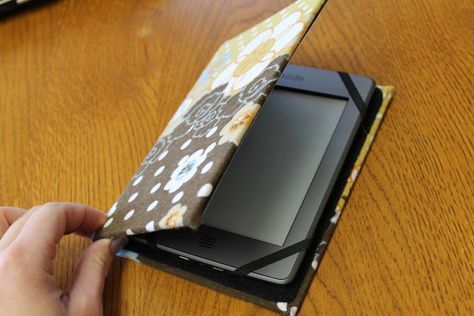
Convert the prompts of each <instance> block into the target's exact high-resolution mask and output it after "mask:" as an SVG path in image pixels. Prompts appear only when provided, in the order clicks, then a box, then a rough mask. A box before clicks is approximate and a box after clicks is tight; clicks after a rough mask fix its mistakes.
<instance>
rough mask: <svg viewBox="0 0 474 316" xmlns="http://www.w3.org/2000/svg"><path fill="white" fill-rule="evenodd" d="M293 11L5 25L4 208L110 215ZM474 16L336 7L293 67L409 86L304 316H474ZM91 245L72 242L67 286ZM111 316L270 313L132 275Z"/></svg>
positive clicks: (0, 30)
mask: <svg viewBox="0 0 474 316" xmlns="http://www.w3.org/2000/svg"><path fill="white" fill-rule="evenodd" d="M290 2H291V1H290V0H279V1H268V0H232V1H230V0H199V1H198V0H163V1H156V0H155V1H145V0H143V1H125V0H120V1H118V0H117V1H93V0H82V1H54V2H51V3H49V4H46V5H42V6H39V7H36V8H35V9H34V10H26V11H24V12H21V13H19V14H15V15H12V16H9V17H7V18H2V19H1V20H0V83H1V84H0V148H1V150H0V163H1V165H2V167H1V168H0V192H1V193H0V204H4V205H16V206H21V207H24V208H29V207H31V206H33V205H35V204H38V203H43V202H46V201H51V200H61V201H77V202H82V203H86V204H91V205H93V206H96V207H99V208H102V209H107V208H108V207H110V205H111V204H112V203H113V202H114V200H115V199H116V198H117V197H118V196H119V194H120V193H121V190H122V189H123V188H124V187H125V185H126V184H127V182H128V180H129V179H130V177H131V176H132V174H133V173H134V171H135V169H136V168H137V167H138V165H139V164H140V162H141V160H142V158H143V157H144V156H145V154H146V153H147V151H148V149H149V148H150V147H151V146H152V144H153V143H154V140H155V139H156V137H157V136H158V135H159V134H160V132H161V130H162V129H163V128H164V126H165V124H166V122H167V121H168V119H169V118H170V117H171V115H172V113H173V112H174V110H175V109H176V107H177V105H178V104H179V103H180V102H181V100H182V99H183V98H184V97H185V95H186V93H187V91H188V90H189V89H190V88H191V85H192V84H193V82H194V81H195V80H196V79H197V77H198V75H199V74H200V72H201V70H202V69H203V68H204V67H205V65H206V63H207V61H208V59H209V58H210V57H211V56H212V54H213V52H214V51H215V50H216V49H217V47H218V46H219V44H220V43H222V42H223V41H224V40H225V39H227V38H230V37H232V36H234V35H235V34H237V33H239V32H241V31H242V30H245V29H246V28H247V27H250V26H252V25H253V24H255V23H257V22H258V21H260V20H262V19H263V18H265V17H267V16H270V15H271V14H273V13H274V12H276V11H277V10H279V9H280V8H283V7H284V6H285V5H286V4H288V3H290ZM473 7H474V6H473V4H472V2H471V1H469V0H466V1H444V0H436V1H435V0H425V1H397V0H384V1H375V0H363V1H344V0H330V1H329V3H328V5H327V6H326V8H325V9H324V11H323V12H322V14H321V15H320V18H319V20H318V22H317V23H316V24H315V25H314V26H313V28H312V29H311V31H310V32H309V34H308V36H307V37H306V38H305V40H304V42H303V44H302V45H301V47H300V48H299V49H298V52H297V54H296V55H295V57H294V59H293V60H292V62H293V63H295V64H301V65H307V66H314V67H321V68H328V69H334V70H345V71H348V72H353V73H360V74H365V75H371V76H373V77H374V78H375V79H376V80H377V82H379V83H383V84H393V85H395V87H396V97H395V99H394V102H393V103H392V106H391V108H390V110H389V112H388V115H387V117H386V119H385V122H384V124H383V126H382V128H381V130H380V133H379V135H378V137H377V139H376V141H375V144H374V146H373V149H372V151H371V153H370V154H369V156H368V159H367V163H366V165H365V166H364V168H363V170H362V173H361V176H360V178H359V180H358V181H357V184H356V186H355V188H354V191H353V194H352V196H351V199H350V201H349V203H348V205H347V207H346V209H345V210H344V214H343V216H342V218H341V221H340V223H339V225H338V228H337V230H336V233H335V235H334V238H333V240H332V242H331V244H330V246H329V249H328V251H327V253H326V256H325V257H324V260H323V261H322V263H321V265H320V267H319V271H318V273H317V278H316V280H315V281H314V282H313V285H312V287H311V289H310V291H309V294H308V296H307V298H306V300H305V302H304V304H303V308H302V313H301V315H313V314H329V313H331V314H346V313H347V314H365V313H369V312H370V313H371V314H401V313H405V314H421V313H423V314H428V313H435V314H445V313H452V314H471V315H472V313H474V303H473V302H474V299H473V292H474V289H473V278H474V277H473V275H474V272H473V271H474V268H473V261H474V260H473V259H474V258H473V251H474V238H473V224H472V223H473V221H472V219H471V218H470V216H471V215H472V212H473V206H474V201H473V186H474V185H473V178H474V172H473V162H472V161H473V159H474V155H473V152H474V146H473V140H474V136H473V130H474V128H473V126H474V124H473V123H474V122H473V117H474V111H473V101H472V100H473V99H474V95H473V69H474V67H473V53H472V52H473V50H474V45H473V39H474V22H473V21H474V8H473ZM39 229H41V228H39ZM87 243H88V242H87V241H85V240H83V239H80V238H79V237H67V238H65V239H64V240H63V241H62V242H61V244H60V255H59V257H58V258H57V264H56V268H57V269H56V270H57V276H58V279H59V280H60V283H61V284H62V285H63V286H65V285H66V284H67V280H68V278H69V276H70V275H71V273H72V270H73V262H74V261H75V260H76V259H77V258H78V256H79V255H80V253H81V251H82V250H83V249H84V247H85V246H86V245H87ZM105 312H106V314H107V315H159V314H163V315H270V314H271V313H270V312H268V311H265V310H263V309H261V308H259V307H256V306H254V305H252V304H248V303H245V302H242V301H240V300H237V299H233V298H230V297H228V296H225V295H222V294H219V293H216V292H214V291H212V290H208V289H206V288H203V287H201V286H197V285H195V284H192V283H190V282H187V281H184V280H181V279H178V278H175V277H173V276H171V275H168V274H165V273H162V272H160V271H156V270H152V269H150V268H147V267H144V266H141V265H138V264H135V263H131V262H127V261H120V260H117V262H116V263H115V264H114V266H113V269H112V271H111V273H110V277H109V278H108V281H107V285H106V293H105Z"/></svg>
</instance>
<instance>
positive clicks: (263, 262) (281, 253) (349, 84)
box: [231, 72, 367, 276]
mask: <svg viewBox="0 0 474 316" xmlns="http://www.w3.org/2000/svg"><path fill="white" fill-rule="evenodd" d="M339 76H340V77H341V79H342V82H343V83H344V85H345V86H346V89H347V92H349V95H350V96H351V98H352V100H354V103H355V105H356V106H357V108H358V109H359V112H360V114H361V116H362V118H363V117H364V116H365V112H366V109H367V106H366V104H365V102H364V100H363V99H362V97H361V96H360V93H359V90H357V88H356V86H355V84H354V82H353V81H352V79H351V76H350V75H349V74H348V73H347V72H339ZM362 128H363V127H362ZM364 131H365V129H364ZM366 133H367V132H366ZM312 241H313V236H311V237H308V238H306V239H305V240H302V241H300V242H297V243H296V244H293V245H291V246H288V247H285V248H283V249H281V250H278V251H276V252H273V253H271V254H269V255H266V256H263V257H261V258H259V259H257V260H254V261H251V262H249V263H246V264H244V265H243V266H240V267H238V268H237V269H235V270H234V271H233V272H232V273H231V274H233V275H236V276H246V275H247V274H249V273H250V272H253V271H255V270H258V269H260V268H263V267H265V266H267V265H269V264H272V263H274V262H277V261H279V260H281V259H285V258H287V257H289V256H291V255H294V254H295V253H298V252H301V251H305V250H306V249H308V247H309V246H310V245H311V242H312Z"/></svg>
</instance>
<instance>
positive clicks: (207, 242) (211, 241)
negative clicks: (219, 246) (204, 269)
mask: <svg viewBox="0 0 474 316" xmlns="http://www.w3.org/2000/svg"><path fill="white" fill-rule="evenodd" d="M216 241H217V240H216V239H215V238H212V237H209V236H205V235H203V236H201V238H200V239H199V246H201V247H205V248H209V249H212V248H214V245H215V244H216Z"/></svg>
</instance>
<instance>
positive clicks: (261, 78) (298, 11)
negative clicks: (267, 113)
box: [97, 0, 325, 237]
mask: <svg viewBox="0 0 474 316" xmlns="http://www.w3.org/2000/svg"><path fill="white" fill-rule="evenodd" d="M324 2H325V0H298V1H296V2H294V3H293V4H291V5H290V6H288V7H286V8H285V9H283V10H282V11H280V12H278V13H277V14H275V15H274V16H272V17H270V18H268V19H266V20H265V21H263V22H262V23H260V24H258V25H256V26H254V27H252V28H251V29H249V30H247V31H246V32H244V33H242V34H240V35H238V36H237V37H235V38H233V39H231V40H229V41H227V42H225V43H224V44H223V45H222V46H221V47H220V48H219V50H218V51H217V53H216V55H215V56H214V57H213V58H212V60H211V62H210V63H209V65H208V66H207V68H206V69H205V70H204V71H203V73H202V75H201V76H200V78H199V79H198V80H197V82H196V84H195V85H194V87H193V88H192V89H191V91H190V92H189V94H188V96H187V97H186V99H185V100H184V101H183V103H182V104H181V105H180V107H179V108H178V110H177V111H176V113H175V115H174V116H173V118H172V119H171V120H170V122H169V124H168V125H167V126H166V128H165V129H164V131H163V133H162V134H161V136H160V137H159V139H158V141H157V142H156V143H155V145H154V146H153V148H152V149H151V151H150V152H149V153H148V155H147V156H146V157H145V160H144V161H143V162H142V164H141V166H140V168H139V170H138V171H137V173H136V174H135V176H134V177H133V179H132V180H131V182H130V184H129V185H128V186H127V188H126V189H125V191H124V192H123V194H122V196H121V197H120V198H119V200H118V201H117V203H116V204H114V206H113V207H112V208H111V209H110V210H109V212H108V216H109V219H108V221H107V222H106V223H105V225H104V227H103V228H102V230H101V231H99V232H98V235H97V236H98V237H112V236H117V235H120V234H124V233H125V234H127V235H135V234H142V233H146V232H154V231H156V230H160V229H172V228H178V227H182V226H188V227H192V228H196V227H197V226H198V225H199V223H200V215H201V213H202V211H203V209H204V206H205V204H206V202H207V200H208V198H209V196H210V195H211V194H212V190H213V188H214V186H215V185H216V183H217V181H218V180H219V178H220V176H221V174H222V173H223V171H224V170H225V168H226V166H227V164H228V162H229V160H230V158H231V157H232V155H233V153H234V152H235V150H236V148H237V146H238V145H239V143H240V141H241V140H242V138H243V136H244V135H245V132H246V131H247V129H248V127H249V126H250V124H251V123H252V121H253V119H254V118H255V116H256V114H257V112H258V110H259V109H260V107H261V106H262V105H263V103H264V101H265V99H266V97H267V96H268V94H269V93H270V91H271V89H272V88H273V86H274V85H275V83H276V81H277V80H278V78H279V76H280V75H281V73H282V71H283V68H284V67H285V66H286V64H287V63H288V60H289V58H290V57H291V55H292V54H293V52H294V50H295V49H296V47H297V45H298V44H299V42H300V41H301V39H302V37H303V36H304V34H305V32H306V30H307V29H308V28H309V26H310V25H311V23H312V22H313V21H314V19H315V17H316V15H317V13H318V12H319V10H320V9H321V7H322V5H323V4H324Z"/></svg>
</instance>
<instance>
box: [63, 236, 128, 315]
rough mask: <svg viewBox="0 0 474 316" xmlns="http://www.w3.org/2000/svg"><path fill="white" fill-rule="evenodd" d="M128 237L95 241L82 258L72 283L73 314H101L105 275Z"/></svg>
mask: <svg viewBox="0 0 474 316" xmlns="http://www.w3.org/2000/svg"><path fill="white" fill-rule="evenodd" d="M126 242H127V238H126V237H123V238H119V239H115V240H113V241H111V240H110V239H100V240H98V241H95V242H94V243H92V244H91V245H90V246H89V247H88V248H87V249H86V250H85V251H84V253H83V254H82V256H81V258H80V259H79V261H78V263H77V266H76V269H75V271H74V275H73V278H72V281H71V284H70V286H69V298H68V307H67V308H68V312H69V314H71V315H101V314H102V293H103V290H104V283H105V277H106V276H107V273H108V271H109V268H110V265H111V263H112V261H113V258H114V255H115V253H116V252H118V251H119V250H120V249H122V248H123V247H124V246H125V244H126Z"/></svg>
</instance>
